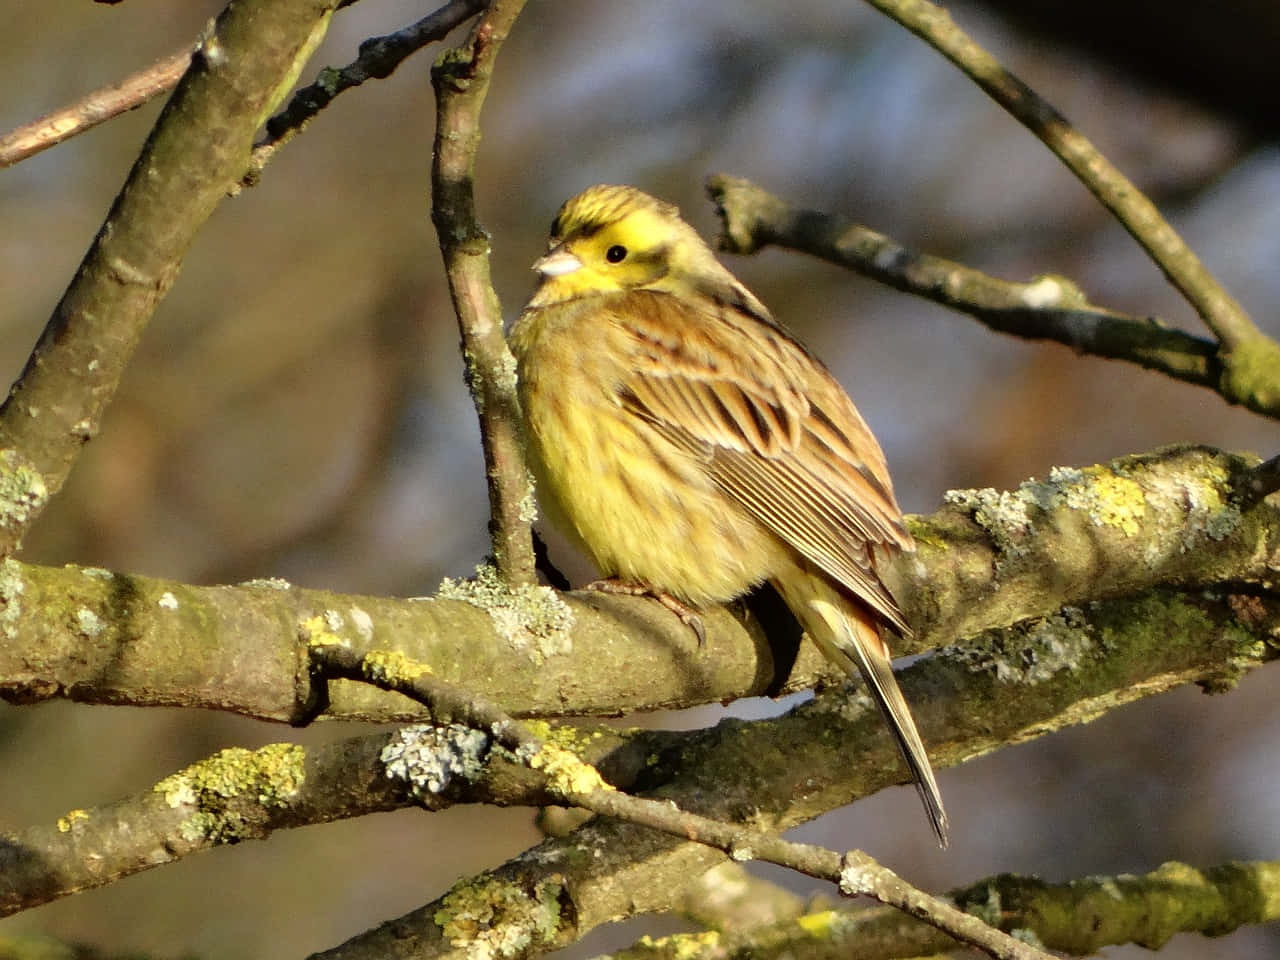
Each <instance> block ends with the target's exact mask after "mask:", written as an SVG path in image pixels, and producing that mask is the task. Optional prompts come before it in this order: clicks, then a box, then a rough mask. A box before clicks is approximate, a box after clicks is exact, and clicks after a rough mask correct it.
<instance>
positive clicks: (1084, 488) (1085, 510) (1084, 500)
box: [943, 466, 1147, 573]
mask: <svg viewBox="0 0 1280 960" xmlns="http://www.w3.org/2000/svg"><path fill="white" fill-rule="evenodd" d="M943 499H944V502H946V503H950V504H954V505H956V506H959V507H961V508H962V509H965V510H968V511H969V512H970V514H971V515H972V517H973V520H974V522H975V523H977V524H978V526H980V527H982V529H983V530H985V531H986V532H987V534H988V535H989V536H990V537H991V542H992V544H993V545H994V546H995V548H996V550H997V551H998V554H999V556H998V557H997V560H996V572H997V573H999V572H1001V570H1002V568H1003V566H1004V565H1005V564H1007V563H1009V562H1010V561H1013V560H1017V559H1018V558H1021V557H1023V556H1025V555H1026V554H1027V553H1028V551H1029V550H1030V545H1031V542H1032V538H1033V534H1034V529H1035V524H1036V522H1037V521H1039V520H1041V519H1043V518H1044V517H1045V516H1047V515H1048V514H1050V513H1052V512H1054V511H1056V510H1060V509H1067V510H1072V511H1077V512H1079V513H1082V514H1083V515H1084V516H1086V517H1087V518H1088V520H1089V522H1090V523H1091V524H1092V525H1093V526H1095V527H1107V528H1111V529H1115V530H1118V531H1119V532H1120V533H1121V534H1123V535H1124V536H1126V537H1132V536H1136V535H1137V534H1138V532H1139V530H1140V529H1141V521H1142V518H1143V516H1144V515H1145V514H1146V508H1147V502H1146V493H1145V491H1144V490H1143V488H1142V486H1140V485H1139V484H1138V483H1137V482H1136V481H1135V480H1133V479H1132V478H1130V477H1127V476H1125V475H1123V474H1122V473H1120V472H1118V471H1116V470H1113V469H1111V468H1110V467H1105V466H1096V467H1089V468H1088V469H1085V470H1080V469H1077V468H1075V467H1054V468H1053V469H1052V470H1050V471H1049V477H1048V479H1047V480H1027V481H1026V482H1024V483H1022V484H1020V485H1019V486H1018V489H1017V490H993V489H991V488H986V489H982V490H950V491H948V492H947V494H946V496H945V497H944V498H943Z"/></svg>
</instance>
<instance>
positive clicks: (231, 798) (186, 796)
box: [152, 743, 306, 843]
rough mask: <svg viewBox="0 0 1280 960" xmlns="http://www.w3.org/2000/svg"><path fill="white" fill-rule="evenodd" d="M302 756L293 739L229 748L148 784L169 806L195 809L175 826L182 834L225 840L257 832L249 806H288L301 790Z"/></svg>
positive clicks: (198, 839) (188, 837) (194, 840)
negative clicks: (153, 785)
mask: <svg viewBox="0 0 1280 960" xmlns="http://www.w3.org/2000/svg"><path fill="white" fill-rule="evenodd" d="M305 760H306V751H305V750H304V749H303V748H302V747H300V746H298V745H297V744H294V743H272V744H268V745H267V746H265V747H262V748H261V749H258V750H246V749H244V748H242V747H232V748H230V749H228V750H222V751H220V752H219V753H216V754H214V755H213V756H212V757H209V758H208V759H207V760H202V761H201V762H200V763H196V764H192V765H191V766H189V767H187V768H186V769H185V770H182V771H180V772H178V773H175V774H173V776H170V777H165V779H163V780H161V781H160V782H159V783H157V784H156V785H155V787H153V788H152V789H153V790H154V791H155V792H156V793H159V794H162V795H163V796H164V799H165V802H166V803H168V804H169V806H170V807H174V808H177V807H179V806H189V807H193V808H194V809H193V810H192V812H191V814H190V815H189V816H188V817H187V819H186V820H185V821H184V822H183V823H182V825H181V827H180V828H179V830H180V833H181V835H182V837H183V839H185V840H187V841H188V842H192V843H200V842H208V843H229V842H234V841H236V840H243V839H247V838H249V837H253V836H257V835H258V833H259V830H258V829H257V828H256V827H254V826H253V825H252V824H251V822H250V820H249V819H248V816H247V815H248V814H249V813H251V812H252V807H255V806H256V807H258V808H266V809H275V808H282V807H286V806H288V804H289V802H290V801H291V800H292V799H293V798H294V797H296V796H297V795H298V792H299V791H300V790H301V789H302V784H303V782H304V780H305V772H304V769H303V764H304V762H305ZM246 804H248V805H249V806H248V807H246ZM255 820H256V818H255Z"/></svg>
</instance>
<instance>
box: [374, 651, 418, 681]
mask: <svg viewBox="0 0 1280 960" xmlns="http://www.w3.org/2000/svg"><path fill="white" fill-rule="evenodd" d="M362 666H363V670H364V675H365V676H366V677H368V678H369V679H370V680H372V681H373V682H374V683H389V684H397V683H401V682H405V683H412V682H413V681H414V680H417V679H418V678H419V677H425V676H430V675H431V668H430V667H429V666H427V664H425V663H422V662H421V661H419V660H414V659H413V658H412V657H407V656H405V655H404V654H403V653H401V652H400V651H398V650H371V651H369V653H368V654H366V655H365V658H364V663H363V665H362Z"/></svg>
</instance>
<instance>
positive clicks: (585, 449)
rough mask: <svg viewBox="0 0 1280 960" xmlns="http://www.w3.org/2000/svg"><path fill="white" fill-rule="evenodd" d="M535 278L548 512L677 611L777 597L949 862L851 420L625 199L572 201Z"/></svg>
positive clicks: (537, 384) (858, 434)
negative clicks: (851, 696)
mask: <svg viewBox="0 0 1280 960" xmlns="http://www.w3.org/2000/svg"><path fill="white" fill-rule="evenodd" d="M534 269H535V270H536V271H537V272H538V273H539V274H540V275H541V282H540V284H539V286H538V289H537V291H536V292H535V293H534V295H533V297H532V299H530V301H529V303H528V305H527V306H526V307H525V309H524V311H523V313H521V315H520V318H519V320H517V321H516V323H515V325H514V326H513V327H512V330H511V349H512V351H513V352H514V353H515V357H516V361H517V363H518V372H519V392H520V402H521V405H522V410H523V414H524V418H525V425H526V429H527V436H528V443H529V459H530V462H531V466H532V468H533V471H534V475H535V477H536V479H537V483H538V488H537V489H538V498H539V501H540V502H541V504H542V507H543V509H544V511H546V513H547V514H548V515H549V516H550V518H551V519H552V521H553V522H556V523H557V524H558V525H559V526H560V527H561V528H562V529H563V530H564V531H565V532H566V533H567V534H569V536H570V537H572V538H573V539H574V540H576V541H577V542H578V544H579V545H580V546H581V547H582V548H583V549H584V550H585V551H586V553H587V554H588V555H589V556H590V557H591V559H592V560H593V561H595V564H596V566H597V567H599V569H600V571H601V573H602V574H603V575H604V576H605V577H609V578H614V579H615V580H616V581H618V582H620V583H622V584H626V585H633V586H636V587H640V588H643V590H645V591H646V592H651V593H653V594H654V595H655V596H658V597H659V598H664V597H665V598H668V599H673V600H674V601H676V602H677V603H676V604H675V606H676V608H677V609H678V608H679V605H680V604H690V605H693V606H694V607H699V606H703V605H706V604H719V603H724V602H726V601H728V600H731V599H733V598H734V597H737V596H739V595H741V594H742V593H745V592H746V591H747V590H749V589H750V588H751V587H753V586H755V585H757V584H760V583H763V582H764V581H766V580H767V581H769V582H771V583H772V584H773V585H774V586H775V587H776V588H777V589H778V591H779V593H781V594H782V597H783V599H784V600H785V601H786V603H787V606H788V607H789V608H790V609H791V612H792V613H793V614H795V616H796V618H797V619H798V620H799V621H800V623H801V625H802V626H803V627H804V629H805V631H806V632H807V633H808V634H809V636H810V637H812V638H813V640H814V642H816V643H817V644H818V646H819V647H820V648H821V649H822V652H823V653H825V654H826V655H827V657H829V658H830V659H831V660H832V661H833V662H835V663H836V664H838V665H839V666H840V667H841V668H842V669H844V670H845V671H846V672H847V673H849V674H850V675H851V676H852V675H855V674H857V673H860V674H861V675H862V677H863V678H864V679H865V680H866V683H867V686H868V687H869V688H870V690H871V692H872V694H873V695H874V696H875V699H876V702H877V703H878V704H879V706H880V709H881V711H882V712H883V713H884V716H885V719H886V720H887V721H888V723H889V726H890V728H891V729H892V730H893V734H894V736H895V737H896V738H897V741H898V745H899V747H900V748H901V750H902V755H903V757H904V758H905V759H906V761H907V766H908V767H909V768H910V770H911V773H912V775H913V776H914V778H915V781H916V787H917V789H918V790H919V792H920V796H921V799H922V800H923V801H924V805H925V809H926V810H927V811H928V814H929V819H930V821H931V822H932V823H933V828H934V831H935V832H936V833H937V835H938V840H939V841H940V842H941V843H942V844H943V845H944V846H945V845H946V841H947V816H946V813H945V812H944V810H943V808H942V799H941V796H940V795H939V792H938V785H937V782H936V781H935V780H934V777H933V770H932V768H931V767H930V766H929V758H928V755H927V754H926V753H925V750H924V746H923V744H921V742H920V735H919V734H918V733H917V732H916V726H915V722H914V721H913V720H912V719H911V713H910V711H909V710H908V708H907V704H906V701H905V700H904V699H903V697H902V692H901V690H899V688H898V684H897V681H896V680H894V676H893V668H892V666H891V665H890V657H889V649H888V647H887V646H886V644H885V642H884V640H883V638H882V636H881V632H882V626H883V625H889V626H891V627H893V629H895V630H897V631H898V632H899V633H902V634H904V635H907V634H908V633H909V630H910V628H909V627H908V625H907V623H906V620H905V619H904V617H903V614H902V611H901V609H899V607H898V604H897V602H896V601H895V600H894V598H893V596H892V595H891V594H890V592H889V590H888V588H887V587H886V586H885V584H884V582H883V581H882V580H881V578H880V574H879V573H878V571H877V564H878V563H882V562H884V561H885V560H886V559H887V557H888V556H890V555H892V554H894V553H896V552H898V551H902V550H910V549H912V541H911V536H910V534H909V533H907V530H906V528H905V527H904V525H903V522H902V515H901V512H900V511H899V510H898V505H897V503H896V502H895V501H894V498H893V490H892V487H891V485H890V482H889V474H888V469H887V467H886V465H885V460H884V454H883V453H881V451H880V446H879V444H877V443H876V440H875V437H873V436H872V435H871V431H870V430H869V429H868V428H867V425H866V424H865V423H864V422H863V420H862V417H861V416H859V414H858V411H857V410H856V409H854V406H853V402H852V401H851V400H850V399H849V397H848V396H847V395H846V394H845V392H844V390H843V389H841V387H840V385H839V384H838V383H836V381H835V380H834V379H833V378H832V376H831V374H830V373H828V372H827V370H826V368H825V367H823V365H822V364H821V363H820V362H819V361H818V360H817V359H815V358H814V357H813V356H812V355H811V354H810V353H809V352H808V351H807V350H806V349H805V348H804V347H803V346H801V345H800V344H799V343H797V342H796V341H795V340H794V339H793V338H792V337H791V336H790V335H789V334H788V333H787V332H786V331H785V330H783V329H782V327H781V326H780V325H779V324H778V323H777V321H775V320H774V319H773V317H772V316H770V314H769V311H768V310H766V309H765V308H764V306H763V305H762V304H761V303H760V301H759V300H757V299H756V298H755V297H754V296H752V294H751V292H750V291H748V290H747V288H746V287H744V286H743V285H742V284H741V283H739V282H738V281H737V280H736V279H735V278H734V277H733V275H732V274H730V273H729V271H728V270H726V269H725V268H724V266H722V265H721V264H720V262H719V261H718V260H716V258H715V255H714V254H713V253H712V252H711V250H710V249H709V248H708V247H707V246H706V244H705V243H703V242H702V238H701V237H699V236H698V234H697V233H696V232H695V231H694V230H693V228H692V227H690V226H689V225H688V224H686V223H685V222H684V221H683V220H681V219H680V216H679V211H677V210H676V208H675V207H673V206H671V205H670V204H667V203H664V202H662V201H660V200H656V199H654V198H653V197H650V196H649V195H647V194H644V193H641V192H640V191H639V190H636V189H634V188H632V187H615V186H597V187H591V188H590V189H588V190H585V191H584V192H582V193H580V194H579V195H578V196H576V197H574V198H573V199H571V200H569V201H568V202H566V203H565V205H564V206H563V207H561V209H560V213H559V215H558V216H557V217H556V219H555V222H554V223H553V224H552V227H551V248H550V251H549V252H548V253H547V254H546V256H544V257H542V258H541V259H540V260H538V261H537V262H536V263H535V264H534Z"/></svg>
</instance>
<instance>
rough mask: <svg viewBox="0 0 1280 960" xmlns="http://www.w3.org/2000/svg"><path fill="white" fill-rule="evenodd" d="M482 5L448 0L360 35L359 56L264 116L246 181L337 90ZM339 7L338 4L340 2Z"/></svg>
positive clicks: (373, 76)
mask: <svg viewBox="0 0 1280 960" xmlns="http://www.w3.org/2000/svg"><path fill="white" fill-rule="evenodd" d="M485 4H486V0H450V2H449V3H446V4H445V5H444V6H443V7H441V8H440V9H438V10H436V11H434V12H432V13H429V14H427V16H425V17H423V18H422V19H421V20H419V21H418V22H417V23H413V24H410V25H409V26H407V27H405V28H404V29H402V30H397V31H396V32H395V33H389V34H387V35H386V36H382V37H370V38H369V39H368V40H365V41H364V42H363V43H361V44H360V51H359V55H358V56H357V57H356V59H355V60H353V61H351V62H350V63H349V64H347V65H346V66H345V67H340V68H333V67H326V68H325V69H323V70H321V71H320V75H319V76H318V77H317V79H316V81H315V83H312V84H311V85H310V86H306V87H303V88H302V89H300V90H298V91H297V92H296V93H295V94H294V95H293V97H292V98H291V99H290V100H289V105H288V106H287V107H285V108H284V109H283V110H281V111H280V112H279V113H277V114H276V115H275V116H274V117H272V118H271V119H270V120H268V121H267V136H266V137H265V138H264V139H263V140H262V142H260V143H259V144H257V145H256V146H255V147H254V149H253V161H252V163H250V165H249V171H248V173H246V174H245V181H246V183H252V182H253V181H254V180H255V179H256V178H257V177H259V176H260V175H261V174H262V169H263V168H264V167H265V166H266V165H267V164H268V163H269V162H270V161H271V158H272V157H274V156H275V153H276V151H277V150H279V149H280V148H281V147H283V146H284V145H285V144H286V143H288V142H289V141H290V140H292V139H293V138H294V137H295V136H297V135H298V134H299V133H301V132H302V130H303V128H305V127H306V125H307V124H308V123H310V122H311V120H312V118H313V117H315V116H316V114H318V113H319V112H320V111H321V110H323V109H324V108H325V107H327V106H328V105H329V104H330V103H332V102H333V100H334V99H335V98H336V97H337V96H338V94H340V93H343V92H345V91H347V90H350V89H351V88H352V87H358V86H359V85H360V84H362V83H364V82H365V81H366V80H385V79H386V78H387V77H389V76H391V74H392V73H394V72H395V69H396V68H397V67H398V66H400V64H401V63H403V62H404V61H405V60H406V59H407V58H408V57H409V56H410V55H411V54H413V53H416V52H417V51H419V50H421V49H422V48H423V47H425V46H427V45H428V44H431V43H435V42H436V41H438V40H443V39H444V38H445V37H446V36H448V34H449V33H450V32H451V31H453V29H454V28H455V27H457V26H458V25H459V24H461V23H463V22H465V21H466V20H467V19H469V18H470V17H473V16H475V15H476V14H477V13H479V12H480V11H481V10H483V9H484V7H485ZM341 6H343V4H339V7H341Z"/></svg>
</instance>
